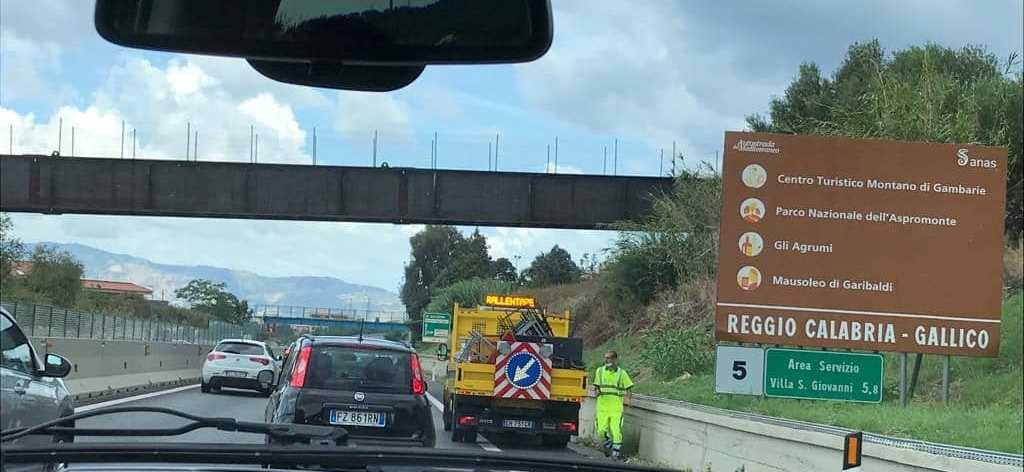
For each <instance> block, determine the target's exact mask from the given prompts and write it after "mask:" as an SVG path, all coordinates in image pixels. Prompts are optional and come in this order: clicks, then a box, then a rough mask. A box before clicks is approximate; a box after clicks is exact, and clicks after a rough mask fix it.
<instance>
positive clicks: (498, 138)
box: [494, 133, 501, 172]
mask: <svg viewBox="0 0 1024 472" xmlns="http://www.w3.org/2000/svg"><path fill="white" fill-rule="evenodd" d="M499 144H501V133H494V171H495V172H497V171H498V145H499Z"/></svg>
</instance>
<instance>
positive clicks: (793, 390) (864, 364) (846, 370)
mask: <svg viewBox="0 0 1024 472" xmlns="http://www.w3.org/2000/svg"><path fill="white" fill-rule="evenodd" d="M884 365H885V364H884V361H883V359H882V356H881V355H880V354H859V353H853V352H827V351H804V350H799V349H768V350H766V351H765V353H764V394H765V396H767V397H782V398H808V399H816V400H840V401H850V402H866V403H879V402H881V401H882V374H883V372H884V371H885V369H884Z"/></svg>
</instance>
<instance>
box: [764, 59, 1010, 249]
mask: <svg viewBox="0 0 1024 472" xmlns="http://www.w3.org/2000/svg"><path fill="white" fill-rule="evenodd" d="M1019 66H1020V62H1019V61H1018V60H1017V57H1016V56H1015V55H1014V56H1011V57H1010V58H1009V59H1008V60H1007V61H1006V62H1005V63H1002V64H1001V63H1000V61H999V60H998V59H997V58H996V57H995V56H993V55H992V54H990V53H988V52H986V51H985V50H984V49H983V48H979V47H972V46H968V47H964V48H962V49H959V50H954V49H950V48H946V47H943V46H939V45H935V44H926V45H925V46H923V47H917V46H915V47H909V48H906V49H903V50H899V51H895V52H894V53H892V54H885V52H884V51H883V50H882V48H881V46H880V45H879V43H878V41H877V40H875V41H871V42H868V43H855V44H853V45H852V46H850V48H849V50H848V51H847V54H846V58H845V59H844V61H843V63H842V64H841V65H840V67H839V68H838V69H837V70H836V71H835V73H834V74H833V75H832V77H831V78H824V77H822V75H821V73H820V71H819V70H818V67H817V66H816V65H814V64H804V65H801V66H800V69H799V71H798V75H797V78H796V79H795V80H794V81H793V83H791V84H790V85H789V87H787V88H786V91H785V94H784V96H783V97H781V98H775V99H772V101H771V104H770V106H769V117H768V118H766V117H763V116H759V115H752V116H749V117H748V118H747V125H748V126H749V127H750V129H752V130H753V131H766V132H776V133H802V134H820V135H837V136H850V137H863V138H885V139H901V140H910V141H932V142H943V143H981V144H988V145H995V146H1006V147H1007V148H1008V149H1009V164H1008V168H1007V193H1006V219H1005V223H1006V233H1007V236H1008V237H1009V238H1010V239H1011V240H1019V239H1020V238H1021V235H1022V232H1024V203H1022V201H1024V187H1022V186H1024V184H1022V183H1021V182H1022V180H1024V175H1022V167H1024V166H1022V164H1021V153H1022V150H1021V146H1022V139H1024V137H1022V131H1024V125H1022V121H1024V120H1022V117H1024V80H1022V75H1021V71H1020V68H1019ZM1014 69H1016V70H1014Z"/></svg>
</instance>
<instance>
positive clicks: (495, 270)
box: [491, 257, 519, 283]
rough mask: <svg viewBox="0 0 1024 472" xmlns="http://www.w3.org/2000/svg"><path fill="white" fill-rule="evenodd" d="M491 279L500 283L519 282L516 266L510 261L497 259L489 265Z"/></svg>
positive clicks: (501, 258) (502, 258)
mask: <svg viewBox="0 0 1024 472" xmlns="http://www.w3.org/2000/svg"><path fill="white" fill-rule="evenodd" d="M491 278H493V279H494V280H499V281H502V282H509V283H517V282H518V281H519V273H518V272H517V271H516V266H515V265H513V264H512V261H510V260H508V259H507V258H504V257H499V258H497V259H495V260H494V263H493V264H491Z"/></svg>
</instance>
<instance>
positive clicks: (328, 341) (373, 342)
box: [305, 336, 415, 352]
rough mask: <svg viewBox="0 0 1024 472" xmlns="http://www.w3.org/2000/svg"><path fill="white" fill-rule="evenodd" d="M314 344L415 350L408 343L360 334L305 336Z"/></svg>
mask: <svg viewBox="0 0 1024 472" xmlns="http://www.w3.org/2000/svg"><path fill="white" fill-rule="evenodd" d="M305 337H306V338H308V339H310V340H312V341H313V344H314V345H332V344H333V345H342V344H344V345H348V346H352V345H362V346H366V347H367V348H369V349H391V350H395V351H405V352H415V350H413V348H412V347H410V346H409V345H408V344H406V343H403V342H400V341H391V340H388V339H380V338H366V337H364V338H362V339H360V338H359V337H358V336H305Z"/></svg>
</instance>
